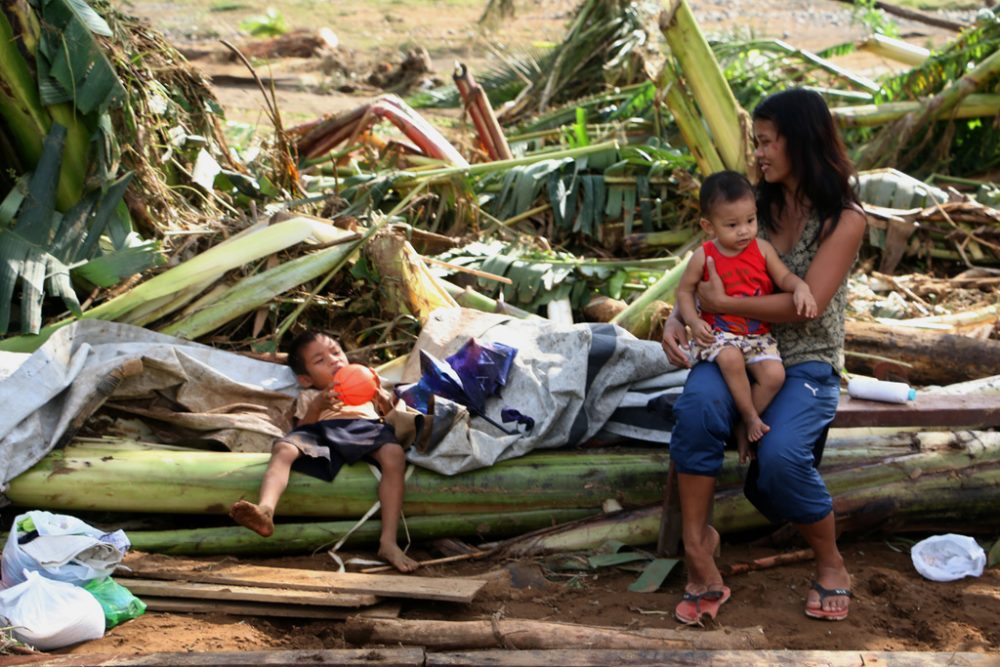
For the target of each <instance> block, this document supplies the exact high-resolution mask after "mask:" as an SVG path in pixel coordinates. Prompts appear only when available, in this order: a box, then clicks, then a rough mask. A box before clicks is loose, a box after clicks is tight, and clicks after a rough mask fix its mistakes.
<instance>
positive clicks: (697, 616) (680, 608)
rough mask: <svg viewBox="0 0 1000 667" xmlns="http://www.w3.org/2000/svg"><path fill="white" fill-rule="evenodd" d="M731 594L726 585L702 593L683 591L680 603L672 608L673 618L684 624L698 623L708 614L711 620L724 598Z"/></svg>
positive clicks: (713, 618) (726, 598) (724, 600)
mask: <svg viewBox="0 0 1000 667" xmlns="http://www.w3.org/2000/svg"><path fill="white" fill-rule="evenodd" d="M731 595H732V591H730V590H729V587H728V586H723V587H722V588H721V589H719V590H714V591H705V592H704V593H689V592H687V591H684V595H683V597H682V598H681V601H680V603H679V604H678V605H677V607H675V608H674V618H676V619H677V620H678V621H680V622H681V623H684V624H685V625H695V624H700V623H701V619H702V617H704V616H708V617H709V618H711V619H712V620H713V621H714V620H715V616H716V614H718V613H719V607H721V606H722V605H723V604H724V603H725V602H726V600H728V599H729V597H730V596H731Z"/></svg>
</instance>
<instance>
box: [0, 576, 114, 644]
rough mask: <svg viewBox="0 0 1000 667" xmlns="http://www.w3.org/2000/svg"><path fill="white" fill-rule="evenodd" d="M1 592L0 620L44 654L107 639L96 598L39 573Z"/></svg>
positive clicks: (102, 612)
mask: <svg viewBox="0 0 1000 667" xmlns="http://www.w3.org/2000/svg"><path fill="white" fill-rule="evenodd" d="M22 575H23V577H25V580H24V581H23V582H21V583H20V584H17V585H16V586H14V587H13V588H7V589H5V590H2V591H0V617H3V618H4V619H6V622H5V623H4V625H7V626H11V627H12V630H11V632H12V633H13V634H14V637H15V638H16V639H18V641H22V642H24V643H25V644H29V645H30V646H34V647H35V648H37V649H41V650H43V651H49V650H52V649H57V648H62V647H64V646H69V645H70V644H78V643H80V642H84V641H89V640H91V639H100V638H101V637H103V636H104V610H103V609H102V608H101V603H100V602H98V601H97V598H95V597H94V596H93V595H91V594H90V593H88V592H87V591H85V590H84V589H82V588H80V587H79V586H74V585H73V584H68V583H66V582H63V581H53V580H52V579H46V578H45V577H43V576H41V575H40V574H38V573H37V572H31V571H26V572H23V573H22Z"/></svg>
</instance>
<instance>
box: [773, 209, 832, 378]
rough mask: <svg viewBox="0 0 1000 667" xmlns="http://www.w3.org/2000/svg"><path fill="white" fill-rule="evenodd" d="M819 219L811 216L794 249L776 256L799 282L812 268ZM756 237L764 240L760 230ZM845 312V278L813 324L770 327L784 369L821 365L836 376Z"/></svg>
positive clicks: (789, 324) (810, 322)
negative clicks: (804, 363) (827, 367)
mask: <svg viewBox="0 0 1000 667" xmlns="http://www.w3.org/2000/svg"><path fill="white" fill-rule="evenodd" d="M819 229H820V219H819V217H818V216H817V215H815V214H813V215H811V216H810V217H809V220H807V221H806V224H805V227H804V228H803V230H802V235H801V236H800V237H799V240H798V242H797V243H796V244H795V247H793V248H792V249H791V251H789V252H788V253H781V252H779V253H778V256H779V257H781V261H783V262H784V263H785V265H786V266H788V268H789V269H790V270H791V271H792V273H794V274H795V275H797V276H798V277H800V278H805V277H806V271H808V270H809V265H810V264H812V261H813V258H814V257H815V256H816V251H817V250H818V249H819V239H818V236H819ZM759 236H760V237H761V238H763V239H765V240H767V239H768V234H767V230H765V229H764V228H763V227H761V230H760V233H759ZM846 308H847V278H845V279H844V282H843V283H842V284H841V286H840V287H839V288H837V292H836V293H835V294H834V295H833V298H832V299H830V303H829V305H828V306H827V307H826V310H825V311H823V313H822V314H821V315H820V316H819V317H817V318H816V319H814V320H810V321H808V322H794V323H788V324H774V325H772V327H771V333H772V334H773V335H774V337H775V338H776V339H777V340H778V350H779V351H780V352H781V359H782V361H783V362H784V364H785V366H794V365H795V364H801V363H802V362H805V361H823V362H826V363H828V364H830V365H831V366H833V368H834V370H835V371H837V372H838V373H839V372H840V369H841V368H843V367H844V311H845V309H846Z"/></svg>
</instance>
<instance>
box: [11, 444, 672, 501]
mask: <svg viewBox="0 0 1000 667" xmlns="http://www.w3.org/2000/svg"><path fill="white" fill-rule="evenodd" d="M268 459H269V455H267V454H248V453H233V452H205V451H198V450H186V449H179V448H173V449H162V448H148V449H137V448H121V447H117V446H94V445H90V444H79V445H73V446H70V447H67V448H66V449H64V450H58V451H53V452H51V453H49V454H48V455H47V456H46V457H45V458H44V459H42V460H41V461H40V462H39V463H38V464H36V465H35V466H34V467H33V468H31V469H30V470H28V471H27V472H25V473H23V474H22V475H20V476H18V477H17V478H15V479H13V480H11V482H10V488H9V489H8V490H7V492H6V495H7V497H8V498H9V499H10V500H11V501H12V502H14V503H16V504H18V505H20V506H23V507H38V508H47V509H54V510H71V511H72V510H101V511H112V512H115V511H117V512H153V513H158V512H167V513H179V514H225V513H226V512H227V511H228V508H229V507H230V505H232V504H233V503H234V502H235V501H237V500H239V499H241V498H248V499H252V500H256V498H257V488H258V486H259V485H260V481H261V477H262V476H263V474H264V469H265V467H266V466H267V461H268ZM666 470H667V456H666V454H664V453H650V454H646V453H638V454H636V453H630V454H622V453H615V454H610V455H609V454H596V453H586V454H581V453H579V452H562V453H534V454H531V455H529V456H525V457H521V458H518V459H513V460H510V461H504V462H503V463H499V464H497V465H495V466H492V467H490V468H486V469H483V470H477V471H474V472H470V473H467V474H463V475H458V476H455V477H446V476H444V475H439V474H437V473H434V472H431V471H429V470H425V469H422V468H418V469H416V470H415V471H414V472H413V474H412V476H411V477H410V479H409V480H408V481H407V483H406V500H405V503H404V511H405V512H406V514H407V515H408V516H418V515H440V514H474V513H486V512H505V511H519V512H520V511H528V510H539V509H543V510H550V509H591V510H596V509H598V508H600V507H601V505H602V503H603V502H604V501H605V500H607V499H608V498H614V499H616V500H618V502H619V503H621V504H622V505H624V506H632V507H635V506H638V505H643V504H647V503H651V502H654V501H655V500H656V499H657V498H659V497H660V493H661V492H660V487H661V486H662V482H663V479H665V476H666ZM377 485H378V483H377V481H376V479H375V477H374V475H373V474H372V473H371V472H370V471H369V469H368V466H366V465H364V464H357V465H353V466H346V467H345V468H343V469H342V470H341V471H340V473H339V474H338V475H337V479H336V480H335V481H334V482H333V483H332V484H331V483H328V482H323V481H321V480H319V479H316V478H313V477H308V476H306V475H300V474H298V473H296V474H293V475H292V479H291V482H290V484H289V486H288V490H287V491H286V492H285V494H284V495H283V496H282V497H281V503H280V504H279V505H278V514H279V515H281V516H302V517H307V516H309V517H326V518H331V519H333V518H345V519H346V518H352V517H353V518H357V517H360V516H361V515H363V514H364V513H365V512H366V511H367V510H368V509H369V508H370V507H371V506H372V504H374V502H375V501H376V499H377V497H376V489H377Z"/></svg>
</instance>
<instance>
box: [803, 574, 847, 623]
mask: <svg viewBox="0 0 1000 667" xmlns="http://www.w3.org/2000/svg"><path fill="white" fill-rule="evenodd" d="M812 589H813V590H814V591H816V592H817V593H819V607H809V606H807V607H806V608H805V612H806V616H808V617H809V618H820V619H823V620H824V621H842V620H844V619H845V618H847V615H848V614H849V613H850V611H851V610H850V608H849V607H845V608H844V609H823V600H825V599H827V598H832V597H846V598H853V597H854V593H852V592H851V590H850V589H849V588H823V587H822V586H820V585H819V582H818V581H814V582H812Z"/></svg>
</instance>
